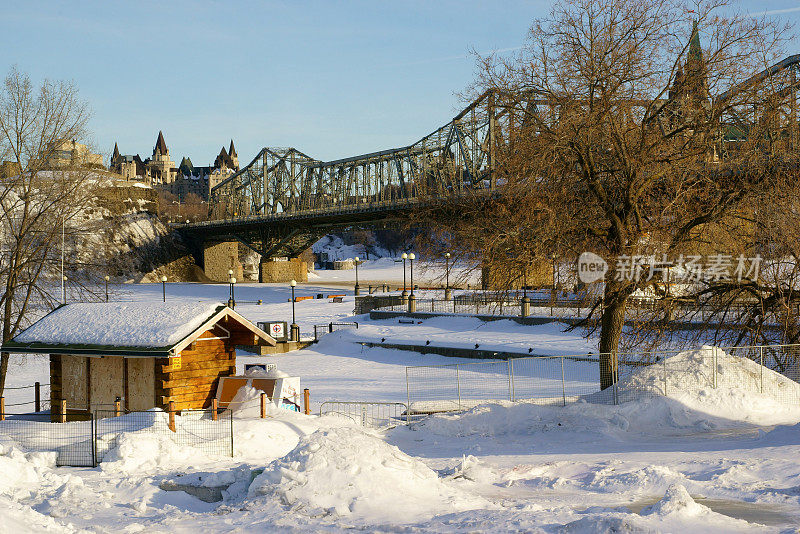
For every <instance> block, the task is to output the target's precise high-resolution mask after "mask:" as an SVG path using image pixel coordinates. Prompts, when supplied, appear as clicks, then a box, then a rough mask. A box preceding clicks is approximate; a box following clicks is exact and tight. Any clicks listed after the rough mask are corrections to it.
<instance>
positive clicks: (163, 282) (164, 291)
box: [161, 274, 167, 302]
mask: <svg viewBox="0 0 800 534" xmlns="http://www.w3.org/2000/svg"><path fill="white" fill-rule="evenodd" d="M161 299H162V300H163V301H164V302H167V276H166V275H163V274H162V275H161Z"/></svg>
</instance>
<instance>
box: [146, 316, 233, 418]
mask: <svg viewBox="0 0 800 534" xmlns="http://www.w3.org/2000/svg"><path fill="white" fill-rule="evenodd" d="M211 337H214V336H213V334H211V333H209V332H206V333H205V334H203V335H202V336H201V337H200V338H199V339H198V340H197V341H196V342H194V343H193V344H192V345H191V346H190V347H188V348H187V349H185V350H183V351H182V352H181V367H180V369H175V370H173V369H172V366H171V365H170V361H169V359H168V358H160V359H158V360H157V361H156V387H155V395H156V406H160V407H161V408H162V409H166V407H167V405H168V404H169V402H170V401H174V402H175V409H176V410H191V409H201V408H208V407H210V406H211V400H212V399H213V398H214V397H215V396H216V393H217V385H218V384H219V377H221V376H231V375H234V374H236V352H235V346H234V345H233V344H232V343H231V342H230V340H226V339H208V338H211Z"/></svg>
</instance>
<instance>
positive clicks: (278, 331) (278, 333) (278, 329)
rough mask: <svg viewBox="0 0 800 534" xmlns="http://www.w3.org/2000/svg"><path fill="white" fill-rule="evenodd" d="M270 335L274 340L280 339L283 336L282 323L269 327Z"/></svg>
mask: <svg viewBox="0 0 800 534" xmlns="http://www.w3.org/2000/svg"><path fill="white" fill-rule="evenodd" d="M269 329H270V333H271V334H272V337H274V338H280V337H283V336H284V333H283V323H272V324H271V325H270V327H269Z"/></svg>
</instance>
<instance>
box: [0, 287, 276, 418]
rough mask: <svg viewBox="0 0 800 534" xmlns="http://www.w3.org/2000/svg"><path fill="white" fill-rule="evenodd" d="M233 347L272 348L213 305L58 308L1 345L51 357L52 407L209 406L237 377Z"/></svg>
mask: <svg viewBox="0 0 800 534" xmlns="http://www.w3.org/2000/svg"><path fill="white" fill-rule="evenodd" d="M237 345H272V346H274V345H275V340H274V339H273V338H272V337H270V336H269V334H267V333H266V332H264V331H262V330H260V329H259V328H257V327H256V326H254V325H253V324H252V323H251V322H250V321H248V320H247V319H245V318H244V317H242V316H241V315H239V314H238V313H236V312H235V311H234V310H232V309H230V308H228V307H227V306H224V305H221V304H216V303H213V304H210V303H191V302H190V303H186V302H170V303H161V302H157V303H153V302H126V303H76V304H67V305H65V306H61V307H59V308H57V309H56V310H54V311H52V312H51V313H50V314H48V315H46V316H45V317H43V318H42V319H41V320H39V321H37V322H36V323H34V324H33V325H31V326H30V327H29V328H28V329H26V330H25V331H24V332H21V333H20V334H18V335H17V336H15V337H14V339H12V340H11V341H9V342H7V343H5V344H4V345H3V347H2V350H3V352H14V353H22V354H49V355H50V398H51V405H52V406H53V407H56V406H60V401H61V400H62V399H64V400H66V403H67V407H68V409H69V411H70V412H72V413H75V412H93V411H96V410H113V409H114V402H115V400H116V399H117V398H120V399H121V402H122V407H123V408H124V409H126V410H130V411H133V410H148V409H150V408H153V407H160V408H166V407H167V405H168V404H169V402H170V401H174V402H175V408H176V409H178V410H182V409H198V408H207V407H209V406H210V405H211V401H212V399H213V398H214V396H215V394H216V388H217V383H218V381H219V377H221V376H230V375H234V374H236V346H237ZM53 411H54V417H55V410H53Z"/></svg>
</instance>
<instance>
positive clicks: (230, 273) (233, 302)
mask: <svg viewBox="0 0 800 534" xmlns="http://www.w3.org/2000/svg"><path fill="white" fill-rule="evenodd" d="M235 283H236V278H234V277H233V269H228V284H230V292H229V293H228V307H229V308H231V309H233V308H235V307H236V299H234V297H233V284H235Z"/></svg>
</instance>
